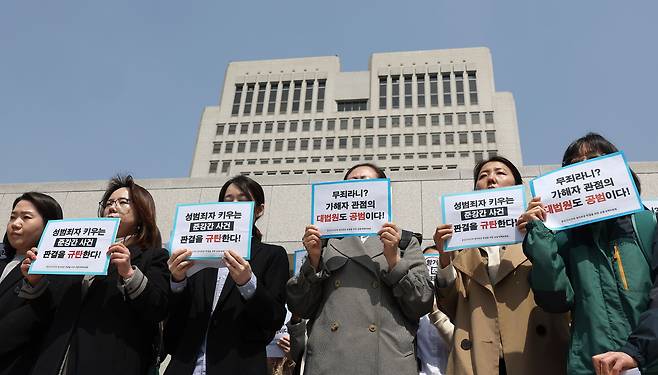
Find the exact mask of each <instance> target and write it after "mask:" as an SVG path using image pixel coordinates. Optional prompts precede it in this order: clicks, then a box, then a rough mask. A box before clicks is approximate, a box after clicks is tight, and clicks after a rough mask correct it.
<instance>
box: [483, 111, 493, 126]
mask: <svg viewBox="0 0 658 375" xmlns="http://www.w3.org/2000/svg"><path fill="white" fill-rule="evenodd" d="M484 123H485V124H493V123H494V118H493V112H484Z"/></svg>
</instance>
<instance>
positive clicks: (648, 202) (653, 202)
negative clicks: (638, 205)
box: [642, 199, 658, 214]
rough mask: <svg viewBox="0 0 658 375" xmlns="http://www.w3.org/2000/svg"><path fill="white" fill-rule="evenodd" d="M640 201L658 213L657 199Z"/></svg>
mask: <svg viewBox="0 0 658 375" xmlns="http://www.w3.org/2000/svg"><path fill="white" fill-rule="evenodd" d="M642 203H644V205H645V206H647V208H648V209H650V210H651V211H653V212H654V213H656V214H658V199H649V200H643V201H642Z"/></svg>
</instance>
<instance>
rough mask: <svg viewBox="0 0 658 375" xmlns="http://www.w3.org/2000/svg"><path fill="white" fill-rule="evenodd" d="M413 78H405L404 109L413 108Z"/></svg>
mask: <svg viewBox="0 0 658 375" xmlns="http://www.w3.org/2000/svg"><path fill="white" fill-rule="evenodd" d="M411 86H412V82H411V76H410V75H409V76H404V107H405V108H411V103H412V99H411V98H412V94H411Z"/></svg>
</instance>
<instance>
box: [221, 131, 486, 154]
mask: <svg viewBox="0 0 658 375" xmlns="http://www.w3.org/2000/svg"><path fill="white" fill-rule="evenodd" d="M470 135H471V136H470V138H471V143H472V144H482V143H483V138H482V132H481V131H472V132H470ZM485 135H486V138H485V139H486V142H487V143H496V132H495V130H487V131H486V132H485ZM441 138H443V142H444V144H446V145H454V144H460V145H466V144H469V132H458V133H443V137H442V133H430V134H427V133H420V134H391V135H386V134H380V135H377V136H374V135H366V136H352V137H337V138H336V137H329V138H320V137H317V138H299V139H297V138H291V139H275V140H251V141H238V142H234V141H228V142H214V143H213V150H212V153H213V154H220V153H222V151H223V153H224V154H232V153H234V152H236V153H245V152H270V151H275V152H280V151H284V149H285V151H307V150H333V149H343V150H344V149H347V148H352V149H358V148H361V147H362V146H363V147H365V148H373V147H375V142H376V143H377V147H401V146H404V147H413V146H427V145H428V144H431V145H433V146H436V145H441ZM298 146H299V147H298Z"/></svg>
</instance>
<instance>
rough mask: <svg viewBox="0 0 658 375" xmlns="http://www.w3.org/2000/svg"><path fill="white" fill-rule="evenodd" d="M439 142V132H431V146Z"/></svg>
mask: <svg viewBox="0 0 658 375" xmlns="http://www.w3.org/2000/svg"><path fill="white" fill-rule="evenodd" d="M440 144H441V134H439V133H432V146H437V145H440Z"/></svg>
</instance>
